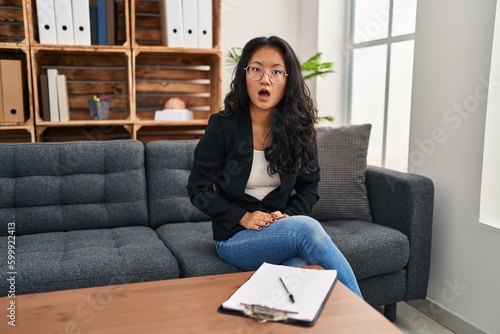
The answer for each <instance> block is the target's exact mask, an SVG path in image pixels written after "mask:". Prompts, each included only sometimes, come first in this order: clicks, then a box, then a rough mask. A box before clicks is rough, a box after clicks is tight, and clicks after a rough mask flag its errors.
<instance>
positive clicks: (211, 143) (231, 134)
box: [187, 111, 319, 240]
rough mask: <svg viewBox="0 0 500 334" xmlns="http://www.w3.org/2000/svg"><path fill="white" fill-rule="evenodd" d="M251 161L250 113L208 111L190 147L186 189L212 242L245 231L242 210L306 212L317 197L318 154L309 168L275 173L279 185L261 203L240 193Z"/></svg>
mask: <svg viewBox="0 0 500 334" xmlns="http://www.w3.org/2000/svg"><path fill="white" fill-rule="evenodd" d="M252 160H253V137H252V123H251V119H250V113H249V112H248V111H245V112H233V113H232V114H230V115H227V116H223V115H222V114H220V113H216V114H213V115H211V116H210V119H209V121H208V127H207V128H206V130H205V134H204V135H203V137H202V138H201V139H200V141H199V143H198V145H197V146H196V149H195V151H194V162H193V167H192V170H191V174H190V175H189V180H188V184H187V189H188V193H189V197H190V199H191V202H192V203H193V204H194V205H195V206H196V207H197V208H199V209H200V210H201V211H203V212H204V213H205V214H207V215H208V216H209V217H211V218H212V230H213V237H214V240H226V239H229V238H230V237H231V236H232V235H234V234H235V233H236V232H238V231H241V230H244V229H245V228H244V227H243V226H241V225H239V221H240V219H241V217H243V215H244V214H245V213H246V212H253V211H257V210H261V211H265V212H273V211H276V210H280V211H281V212H283V213H286V214H288V215H298V214H303V215H309V214H310V213H311V211H312V207H313V205H314V204H315V203H316V202H317V201H318V199H319V196H318V182H319V166H318V162H317V158H316V159H315V161H314V165H315V166H316V167H317V169H316V170H315V171H314V172H311V173H309V174H307V175H298V176H297V175H291V174H280V180H281V185H280V186H279V187H278V188H276V189H274V190H273V191H271V192H270V193H269V194H268V195H267V196H266V197H265V198H264V199H262V201H260V200H258V199H257V198H255V197H253V196H250V195H247V194H245V187H246V184H247V181H248V178H249V176H250V170H251V168H252Z"/></svg>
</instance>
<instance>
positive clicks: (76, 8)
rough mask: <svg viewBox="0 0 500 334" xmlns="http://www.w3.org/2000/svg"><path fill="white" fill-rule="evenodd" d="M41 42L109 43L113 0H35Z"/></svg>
mask: <svg viewBox="0 0 500 334" xmlns="http://www.w3.org/2000/svg"><path fill="white" fill-rule="evenodd" d="M36 7H37V20H38V34H39V40H40V43H42V44H65V45H92V44H99V45H106V44H107V45H113V44H114V43H115V0H65V1H61V0H36Z"/></svg>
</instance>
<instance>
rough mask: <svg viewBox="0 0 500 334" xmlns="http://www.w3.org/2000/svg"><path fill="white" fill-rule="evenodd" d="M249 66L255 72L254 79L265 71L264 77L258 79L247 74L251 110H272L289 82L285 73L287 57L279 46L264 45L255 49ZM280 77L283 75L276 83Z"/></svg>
mask: <svg viewBox="0 0 500 334" xmlns="http://www.w3.org/2000/svg"><path fill="white" fill-rule="evenodd" d="M247 66H249V70H248V71H252V72H254V73H251V74H252V76H253V77H254V79H255V78H256V77H258V76H259V75H258V73H260V71H263V75H262V78H260V79H258V80H254V79H252V78H251V77H250V76H249V75H248V74H246V85H247V92H248V96H249V97H250V106H249V107H250V111H251V112H259V111H260V112H262V111H264V112H271V111H272V110H273V109H274V107H276V105H277V104H278V103H279V102H280V101H281V99H282V98H283V95H285V88H286V83H287V76H286V75H284V73H285V72H286V68H285V58H284V57H283V55H282V54H281V53H280V52H279V50H278V49H277V48H275V47H269V46H262V47H261V48H259V49H257V51H255V53H254V54H253V56H252V57H251V58H250V60H249V61H248V64H247ZM281 71H282V72H281ZM247 73H248V72H247ZM279 77H282V80H281V82H279V83H276V81H279V79H278V78H279ZM271 80H273V81H274V82H273V81H271Z"/></svg>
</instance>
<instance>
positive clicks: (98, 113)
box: [89, 98, 109, 119]
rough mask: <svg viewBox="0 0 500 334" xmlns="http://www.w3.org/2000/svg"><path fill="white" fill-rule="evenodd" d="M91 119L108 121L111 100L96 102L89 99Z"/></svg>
mask: <svg viewBox="0 0 500 334" xmlns="http://www.w3.org/2000/svg"><path fill="white" fill-rule="evenodd" d="M89 110H90V119H108V116H109V99H106V100H104V101H95V100H94V99H93V98H89Z"/></svg>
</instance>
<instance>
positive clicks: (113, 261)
mask: <svg viewBox="0 0 500 334" xmlns="http://www.w3.org/2000/svg"><path fill="white" fill-rule="evenodd" d="M195 145H196V141H194V140H185V141H156V142H151V143H149V144H147V145H143V144H142V143H140V142H139V141H135V140H116V141H107V142H69V143H25V144H0V248H1V251H0V254H1V256H0V291H1V294H2V295H4V296H5V295H6V294H8V293H9V289H10V288H11V285H10V282H9V281H7V279H8V278H9V277H11V276H12V275H11V274H9V273H10V272H15V274H14V276H15V294H27V293H38V292H45V291H54V290H62V289H74V288H82V287H90V286H102V285H113V284H121V283H131V282H142V281H151V280H163V279H175V278H179V277H190V276H201V275H213V274H221V273H230V272H236V271H239V269H238V268H235V267H233V266H231V265H229V264H227V263H225V262H223V261H221V260H220V259H219V258H218V256H217V254H216V252H215V248H214V241H213V240H212V231H211V223H210V221H209V218H208V217H207V216H205V215H204V214H203V213H202V212H200V211H199V210H198V209H196V208H195V207H194V206H192V205H191V203H190V201H189V198H188V196H187V191H186V187H185V186H186V183H187V178H188V175H189V169H190V167H191V164H192V159H193V150H194V147H195ZM366 187H367V192H368V200H369V203H370V210H371V215H372V218H373V219H372V221H371V222H370V221H362V220H337V221H333V222H332V221H322V224H323V225H324V226H325V229H326V230H327V232H328V233H329V234H330V235H331V236H332V239H333V240H334V241H335V242H336V244H337V245H338V247H339V248H340V249H341V250H342V251H343V252H344V254H345V255H346V257H347V259H348V260H349V261H350V263H351V265H352V267H353V270H354V272H355V273H356V275H357V277H358V280H359V284H360V287H361V290H362V293H363V295H364V297H365V300H366V301H367V302H369V303H370V304H372V305H374V306H376V305H385V314H386V316H387V317H388V318H389V319H391V320H395V316H396V303H397V302H399V301H404V300H412V299H421V298H425V296H426V292H427V282H428V276H429V265H430V263H429V261H430V242H431V225H432V210H433V208H432V204H433V185H432V182H431V181H430V180H429V179H427V178H425V177H422V176H417V175H412V174H408V173H400V172H395V171H390V170H387V169H383V168H375V167H368V169H367V171H366ZM14 236H15V238H14ZM13 246H14V247H13ZM8 249H11V250H14V251H15V254H14V253H12V252H11V253H10V254H11V255H12V256H11V257H10V258H9V257H8V254H9V251H8ZM12 260H14V261H15V262H12ZM228 293H229V291H228Z"/></svg>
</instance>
